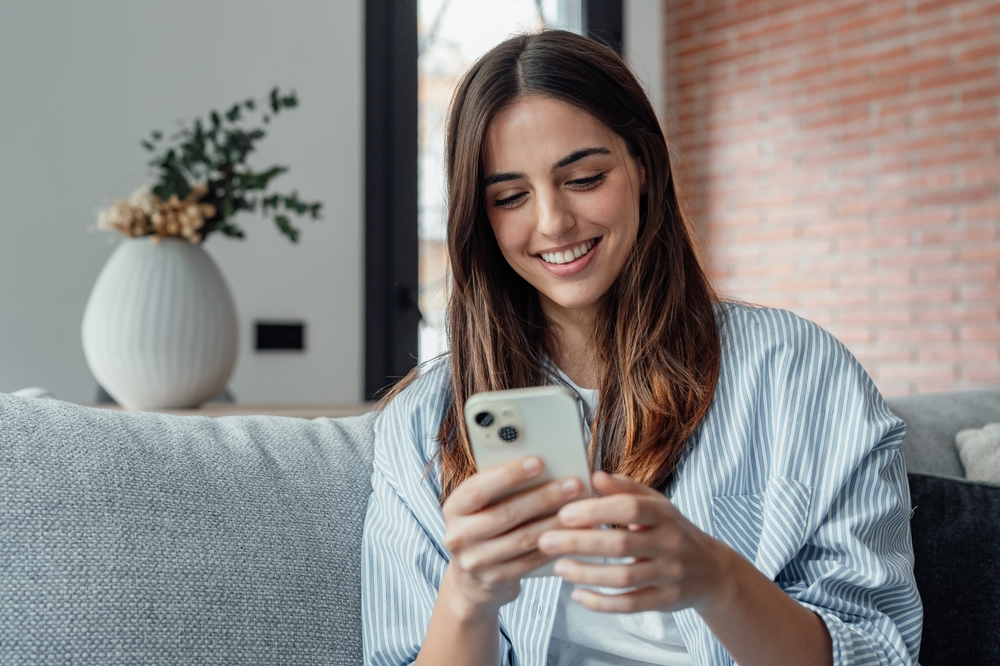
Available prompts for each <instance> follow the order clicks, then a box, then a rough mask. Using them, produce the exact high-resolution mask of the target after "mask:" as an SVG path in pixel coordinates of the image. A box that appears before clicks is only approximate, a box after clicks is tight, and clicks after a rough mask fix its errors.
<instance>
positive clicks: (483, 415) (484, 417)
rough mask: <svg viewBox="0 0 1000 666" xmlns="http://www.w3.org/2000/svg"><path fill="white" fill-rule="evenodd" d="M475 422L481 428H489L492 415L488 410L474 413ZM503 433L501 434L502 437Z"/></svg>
mask: <svg viewBox="0 0 1000 666" xmlns="http://www.w3.org/2000/svg"><path fill="white" fill-rule="evenodd" d="M476 423H478V424H479V425H480V426H482V427H483V428H489V427H490V426H491V425H493V415H492V414H490V413H489V412H479V413H478V414H476ZM502 436H503V435H501V437H502Z"/></svg>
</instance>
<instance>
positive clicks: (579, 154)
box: [483, 147, 611, 189]
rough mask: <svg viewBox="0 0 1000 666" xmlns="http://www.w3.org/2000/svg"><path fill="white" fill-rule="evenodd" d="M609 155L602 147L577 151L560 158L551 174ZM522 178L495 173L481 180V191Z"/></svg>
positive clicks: (521, 176)
mask: <svg viewBox="0 0 1000 666" xmlns="http://www.w3.org/2000/svg"><path fill="white" fill-rule="evenodd" d="M610 154H611V151H610V150H608V149H607V148H603V147H597V148H584V149H582V150H577V151H575V152H573V153H570V154H569V155H567V156H566V157H564V158H562V159H561V160H559V161H558V162H556V163H555V164H553V165H552V173H555V172H556V171H558V170H559V169H562V168H563V167H565V166H569V165H570V164H572V163H573V162H576V161H578V160H582V159H583V158H584V157H588V156H590V155H610ZM522 178H525V179H526V178H527V176H526V175H525V174H523V173H495V174H493V175H492V176H487V177H486V178H484V179H483V189H486V188H487V187H489V186H490V185H495V184H497V183H503V182H506V181H508V180H520V179H522Z"/></svg>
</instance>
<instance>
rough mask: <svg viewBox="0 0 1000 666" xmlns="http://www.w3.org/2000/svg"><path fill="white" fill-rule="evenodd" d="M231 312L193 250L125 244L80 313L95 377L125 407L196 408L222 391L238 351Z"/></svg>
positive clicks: (202, 257) (175, 243)
mask: <svg viewBox="0 0 1000 666" xmlns="http://www.w3.org/2000/svg"><path fill="white" fill-rule="evenodd" d="M238 339H239V327H238V323H237V318H236V306H235V304H234V303H233V297H232V295H231V294H230V292H229V287H228V286H227V285H226V281H225V279H224V278H223V277H222V273H220V272H219V269H218V267H217V266H216V265H215V262H214V261H212V258H211V257H210V256H209V255H208V253H206V252H205V251H204V250H203V249H202V248H201V247H200V246H198V245H192V244H191V243H189V242H187V241H183V240H178V239H172V238H171V239H164V240H162V241H161V242H160V243H153V242H152V241H151V240H150V239H148V238H127V239H125V240H124V241H123V242H122V243H121V245H119V246H118V248H117V249H116V250H115V251H114V253H113V254H112V255H111V258H110V259H108V263H107V264H106V265H105V266H104V268H103V269H102V270H101V274H100V275H99V276H98V277H97V282H96V284H94V290H93V291H92V292H91V294H90V300H89V301H87V308H86V310H85V311H84V314H83V352H84V354H85V355H86V357H87V364H88V365H89V366H90V370H91V372H93V373H94V377H95V378H96V379H97V381H98V382H99V383H100V384H101V386H103V387H104V389H105V390H106V391H107V392H108V394H110V395H111V397H112V398H114V399H115V400H116V401H117V402H118V404H120V405H122V406H123V407H125V408H126V409H171V408H174V409H176V408H184V407H196V406H198V405H200V404H202V403H203V402H205V401H207V400H210V399H212V398H213V397H215V396H216V395H218V394H219V393H221V392H222V391H223V389H225V388H226V384H227V382H228V381H229V378H230V376H231V375H232V373H233V369H234V368H235V367H236V355H237V351H238V349H239V344H238Z"/></svg>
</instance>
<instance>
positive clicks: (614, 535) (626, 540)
mask: <svg viewBox="0 0 1000 666" xmlns="http://www.w3.org/2000/svg"><path fill="white" fill-rule="evenodd" d="M538 548H539V550H541V551H542V552H545V553H548V554H549V555H599V556H603V557H637V558H643V557H653V556H655V555H656V554H657V551H658V549H657V544H656V543H655V542H654V541H653V539H652V538H651V537H650V536H649V533H648V532H632V531H629V530H589V529H582V530H552V531H550V532H546V533H545V534H543V535H542V536H541V538H539V540H538Z"/></svg>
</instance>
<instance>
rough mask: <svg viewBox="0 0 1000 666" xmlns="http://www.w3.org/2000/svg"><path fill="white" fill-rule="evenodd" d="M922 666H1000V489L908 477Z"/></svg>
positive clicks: (946, 479) (979, 484) (966, 483)
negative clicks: (920, 610)
mask: <svg viewBox="0 0 1000 666" xmlns="http://www.w3.org/2000/svg"><path fill="white" fill-rule="evenodd" d="M907 476H908V480H909V483H910V497H911V500H912V503H913V517H912V518H911V520H910V529H911V531H912V535H913V551H914V554H915V559H914V565H913V573H914V576H915V577H916V580H917V589H918V590H919V591H920V598H921V599H922V600H923V603H924V634H923V641H922V643H921V646H920V663H922V664H928V665H931V664H998V663H1000V631H997V628H998V627H1000V486H991V485H987V484H981V483H973V482H970V481H963V480H960V479H950V478H944V477H936V476H928V475H923V474H909V475H907Z"/></svg>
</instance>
